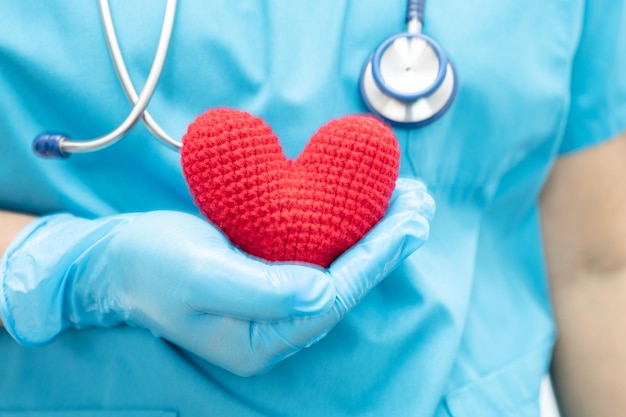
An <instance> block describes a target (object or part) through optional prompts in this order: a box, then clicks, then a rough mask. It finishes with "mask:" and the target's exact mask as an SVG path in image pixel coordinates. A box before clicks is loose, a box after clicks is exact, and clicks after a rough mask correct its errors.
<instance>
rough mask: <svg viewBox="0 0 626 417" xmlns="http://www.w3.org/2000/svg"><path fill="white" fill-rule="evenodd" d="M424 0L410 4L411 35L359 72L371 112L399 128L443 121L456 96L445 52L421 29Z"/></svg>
mask: <svg viewBox="0 0 626 417" xmlns="http://www.w3.org/2000/svg"><path fill="white" fill-rule="evenodd" d="M415 10H420V11H423V0H422V1H419V0H418V1H410V2H409V8H408V11H407V20H408V24H409V31H408V32H405V33H400V34H397V35H394V36H392V37H390V38H388V39H386V40H384V41H383V42H382V43H381V44H380V45H379V46H378V48H376V50H375V51H374V53H373V54H372V55H371V56H370V58H369V59H368V60H367V61H366V63H365V65H364V66H363V70H362V71H361V80H360V88H361V96H362V97H363V101H364V102H365V104H366V105H367V107H368V108H369V109H370V111H371V112H372V113H374V114H377V115H378V116H380V117H382V118H383V119H385V120H386V121H388V122H389V123H391V124H393V125H396V126H400V127H418V126H423V125H426V124H429V123H432V122H433V121H435V120H437V119H438V118H439V117H441V116H442V115H443V114H444V113H445V112H446V110H448V108H449V107H450V105H451V104H452V102H453V101H454V98H455V96H456V91H457V87H456V74H455V71H454V67H453V66H452V63H451V62H450V60H449V59H448V57H447V55H446V54H445V52H444V51H443V49H442V48H441V47H440V46H439V44H438V43H437V42H435V41H434V40H433V39H432V38H430V37H428V36H426V35H423V34H421V33H419V31H420V30H421V26H422V24H421V14H416V13H415Z"/></svg>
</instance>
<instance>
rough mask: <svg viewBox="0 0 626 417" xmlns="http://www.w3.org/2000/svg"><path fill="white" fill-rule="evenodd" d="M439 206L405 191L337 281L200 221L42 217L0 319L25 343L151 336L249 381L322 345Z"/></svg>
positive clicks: (9, 264) (339, 264) (21, 248)
mask: <svg viewBox="0 0 626 417" xmlns="http://www.w3.org/2000/svg"><path fill="white" fill-rule="evenodd" d="M433 210H434V203H433V201H432V199H431V198H430V196H429V195H428V194H427V193H426V190H425V188H424V186H423V185H422V184H421V183H420V182H417V181H413V180H399V181H398V185H397V187H396V191H395V192H394V196H393V198H392V202H391V204H390V207H389V210H388V213H387V215H386V216H385V218H384V219H383V220H382V221H381V222H380V223H379V224H378V225H376V226H375V227H374V229H372V230H371V231H370V233H368V234H367V235H366V236H365V237H364V238H363V239H362V240H361V241H360V242H359V243H357V244H356V245H355V246H354V247H353V248H351V249H350V250H349V251H348V252H346V253H345V254H344V255H342V256H341V257H340V258H339V259H338V260H337V261H335V262H334V263H333V264H332V265H331V266H330V268H329V269H328V270H323V269H320V268H316V267H310V266H305V265H295V264H269V263H266V262H263V261H260V260H258V259H254V258H251V257H249V256H247V255H245V254H243V253H241V252H240V251H238V250H236V249H234V248H233V247H232V246H231V245H230V244H229V242H228V240H227V239H226V238H225V237H224V235H223V234H222V233H221V232H220V231H219V230H218V229H216V228H215V227H214V226H212V225H211V224H209V223H207V222H206V221H204V220H202V219H199V218H197V217H194V216H191V215H188V214H183V213H179V212H171V211H157V212H149V213H144V214H126V215H117V216H112V217H107V218H101V219H96V220H86V219H80V218H76V217H74V216H71V215H68V214H58V215H53V216H48V217H42V218H40V219H38V220H36V221H34V222H32V223H31V224H30V225H29V226H28V227H27V228H26V229H25V230H23V231H22V232H21V233H20V235H19V236H18V237H17V238H16V239H14V241H13V242H12V243H11V245H10V247H9V248H8V249H7V251H6V253H5V255H4V257H3V258H2V260H1V261H0V279H1V280H2V281H1V284H2V285H1V286H0V316H1V318H2V321H3V322H4V325H5V327H6V328H7V330H8V331H9V333H10V334H11V335H12V336H13V337H14V338H15V339H16V340H17V341H18V342H19V343H21V344H23V345H27V346H35V345H40V344H43V343H46V342H49V341H50V340H52V339H53V338H54V337H55V336H56V335H57V334H59V332H61V331H62V330H64V329H66V328H67V327H74V328H85V327H92V326H98V327H110V326H116V325H119V324H122V323H127V324H129V325H133V326H141V327H144V328H147V329H149V330H150V331H151V332H152V333H153V334H155V335H156V336H160V337H163V338H165V339H167V340H170V341H171V342H173V343H175V344H177V345H179V346H180V347H182V348H184V349H187V350H189V351H191V352H193V353H195V354H197V355H199V356H201V357H202V358H204V359H206V360H208V361H210V362H212V363H214V364H216V365H218V366H221V367H223V368H226V369H228V370H230V371H232V372H234V373H236V374H238V375H252V374H256V373H259V372H263V371H266V370H268V369H270V368H271V367H272V366H274V365H275V364H276V363H278V362H279V361H281V360H283V359H285V358H286V357H288V356H291V355H292V354H294V353H296V352H297V351H298V350H300V349H302V348H304V347H307V346H309V345H311V344H312V343H314V342H315V341H317V340H319V339H320V338H322V337H323V336H324V335H326V334H327V333H328V331H329V330H330V329H332V327H333V326H334V325H335V324H336V323H337V322H338V321H339V320H340V319H341V318H342V317H343V316H344V315H345V314H346V313H347V312H348V311H349V310H350V309H351V308H352V307H354V306H355V305H356V304H357V303H358V302H359V301H360V300H361V299H362V298H363V296H364V295H365V294H366V293H367V292H368V291H369V290H370V289H371V288H372V287H374V286H375V285H376V284H377V283H378V282H379V281H380V280H381V279H382V278H384V277H385V276H386V275H387V274H388V273H389V272H390V271H391V270H393V269H394V268H395V266H396V265H397V264H398V263H399V262H401V261H402V260H403V259H404V258H406V257H407V256H408V255H410V254H411V253H412V252H413V251H415V250H416V249H417V248H418V247H420V246H421V245H422V244H423V243H424V242H425V240H426V239H427V236H428V231H429V226H428V220H429V219H430V217H431V216H432V213H433Z"/></svg>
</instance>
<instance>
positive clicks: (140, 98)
mask: <svg viewBox="0 0 626 417" xmlns="http://www.w3.org/2000/svg"><path fill="white" fill-rule="evenodd" d="M424 1H425V0H409V2H408V7H407V17H406V20H407V26H408V28H407V32H404V33H400V34H397V35H395V36H392V37H390V38H388V39H386V40H385V41H383V42H382V43H381V44H380V45H379V46H378V48H376V50H375V51H374V53H373V54H372V55H371V56H370V58H369V59H368V60H367V62H366V63H365V65H364V67H363V70H362V72H361V79H360V89H361V95H362V97H363V101H364V102H365V104H366V105H367V107H368V108H369V109H370V111H372V113H374V114H376V115H378V116H379V117H381V118H383V119H384V120H386V121H388V122H389V123H391V124H392V125H395V126H399V127H417V126H423V125H426V124H428V123H431V122H433V121H435V120H437V119H438V118H439V117H441V116H442V115H443V114H444V113H445V112H446V110H447V109H448V108H449V107H450V105H451V104H452V102H453V100H454V97H455V96H456V79H455V73H454V68H453V66H452V64H451V63H450V61H449V59H448V58H447V56H446V54H445V53H444V52H443V50H442V49H441V47H440V46H439V45H438V44H437V43H436V42H435V41H434V40H433V39H431V38H430V37H428V36H426V35H423V34H422V33H421V29H422V25H423V17H424ZM176 2H177V0H167V3H166V6H165V13H164V16H163V23H162V26H161V34H160V37H159V43H158V45H157V49H156V53H155V56H154V59H153V61H152V66H151V68H150V72H149V74H148V78H147V80H146V83H145V85H144V87H143V89H142V90H141V93H140V94H139V95H137V92H136V90H135V87H134V85H133V82H132V81H131V78H130V76H129V75H128V70H127V68H126V64H125V62H124V58H123V57H122V53H121V51H120V47H119V43H118V41H117V35H116V32H115V27H114V25H113V19H112V17H111V10H110V7H109V2H108V0H99V8H100V15H101V19H102V25H103V28H104V32H105V37H106V41H107V45H108V48H109V53H110V55H111V60H112V62H113V66H114V67H115V72H116V73H117V76H118V78H119V80H120V83H121V85H122V88H123V89H124V92H125V93H126V96H127V98H128V100H129V101H130V102H131V103H132V104H133V108H132V110H131V111H130V113H129V114H128V116H127V117H126V119H125V120H124V121H123V122H122V123H121V124H120V125H119V126H118V127H117V128H115V129H114V130H113V131H111V132H110V133H108V134H106V135H103V136H100V137H97V138H93V139H86V140H73V139H70V138H69V137H68V136H67V135H65V134H60V133H43V134H41V135H39V136H37V137H36V138H35V140H34V141H33V150H34V152H35V153H36V154H38V155H40V156H44V157H53V158H54V157H57V158H66V157H68V156H69V155H71V154H73V153H85V152H92V151H96V150H99V149H103V148H105V147H108V146H110V145H112V144H114V143H115V142H117V141H119V140H120V139H121V138H122V137H123V136H124V135H125V134H126V133H127V132H128V131H129V130H130V129H131V128H132V127H133V126H134V125H135V124H136V123H137V122H138V121H139V119H141V120H142V122H143V123H144V124H145V126H146V127H147V129H148V130H149V131H150V132H151V133H152V134H153V135H154V137H156V138H157V139H159V140H160V141H161V142H163V143H164V144H166V145H167V146H169V147H172V148H174V149H179V148H180V147H181V146H182V143H181V142H180V141H177V140H175V139H173V138H172V137H170V136H169V135H168V134H167V133H166V132H165V131H164V130H163V129H162V128H161V127H160V126H159V125H158V123H157V122H156V121H155V120H154V118H152V116H151V115H150V113H149V112H148V111H147V110H146V108H147V106H148V103H149V101H150V99H151V97H152V95H153V94H154V91H155V89H156V86H157V84H158V81H159V77H160V75H161V71H162V69H163V65H164V63H165V59H166V56H167V50H168V48H169V43H170V38H171V34H172V28H173V26H174V18H175V15H176Z"/></svg>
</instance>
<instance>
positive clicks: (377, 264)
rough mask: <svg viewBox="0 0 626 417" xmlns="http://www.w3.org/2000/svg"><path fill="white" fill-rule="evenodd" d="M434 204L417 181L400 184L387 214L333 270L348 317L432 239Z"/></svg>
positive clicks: (343, 310)
mask: <svg viewBox="0 0 626 417" xmlns="http://www.w3.org/2000/svg"><path fill="white" fill-rule="evenodd" d="M433 213H434V201H433V199H432V197H430V195H429V194H428V193H427V192H426V189H425V187H423V185H421V184H420V183H419V182H417V181H408V180H403V181H398V186H397V189H396V191H395V192H394V197H393V199H392V201H391V204H390V206H389V209H388V211H387V214H386V215H385V217H384V218H383V220H382V221H381V222H380V223H379V224H377V225H376V226H375V227H374V228H373V229H372V230H371V231H370V232H369V233H368V234H367V235H365V237H364V238H363V239H362V240H361V241H359V242H358V243H357V244H356V245H355V246H354V247H352V248H351V249H349V250H348V251H347V252H346V253H344V254H343V255H342V256H340V257H339V258H338V259H337V260H336V261H335V262H334V263H333V264H332V265H331V266H330V268H329V274H330V279H331V281H332V282H333V284H334V285H335V287H336V289H337V303H339V307H340V314H343V313H345V312H346V311H348V310H349V309H351V308H352V307H354V305H356V303H358V302H359V301H360V300H361V298H362V297H363V296H364V295H365V294H366V293H367V292H368V291H369V290H370V289H371V288H372V287H373V286H375V285H376V284H378V283H379V282H380V281H381V280H382V279H383V278H384V277H386V276H387V275H388V274H389V273H390V272H391V271H393V270H394V269H395V268H396V267H397V265H398V264H399V263H401V262H402V261H403V260H404V259H406V258H407V257H408V256H409V255H411V254H412V253H413V252H415V251H416V250H417V249H418V248H419V247H421V246H422V245H423V244H424V242H426V240H427V239H428V235H429V231H430V227H429V220H430V218H432V215H433Z"/></svg>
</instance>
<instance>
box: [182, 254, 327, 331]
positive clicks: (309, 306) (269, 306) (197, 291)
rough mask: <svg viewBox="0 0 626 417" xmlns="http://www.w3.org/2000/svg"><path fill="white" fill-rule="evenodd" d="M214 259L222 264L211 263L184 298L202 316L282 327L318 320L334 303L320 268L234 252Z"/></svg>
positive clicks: (198, 276)
mask: <svg viewBox="0 0 626 417" xmlns="http://www.w3.org/2000/svg"><path fill="white" fill-rule="evenodd" d="M213 257H217V258H218V260H219V262H215V261H211V262H209V263H210V265H207V270H206V272H202V273H200V274H198V275H197V276H196V277H195V279H194V280H193V282H192V283H191V284H192V285H190V286H189V291H188V293H187V296H186V299H187V300H188V301H187V303H188V305H189V307H190V308H192V309H194V310H197V311H199V312H204V313H209V314H218V315H227V316H231V317H236V318H240V319H246V320H251V321H280V320H288V319H290V318H292V317H298V316H310V315H316V314H319V313H320V312H323V311H324V310H327V309H328V308H330V307H331V306H332V304H333V302H334V300H335V287H334V286H333V285H332V283H331V282H330V281H329V280H328V276H327V275H326V274H325V273H324V272H323V271H322V270H320V269H318V268H315V267H311V266H306V265H299V264H268V263H265V262H263V261H260V260H257V259H253V258H251V257H248V256H246V255H244V254H241V253H239V252H237V251H235V250H232V249H223V250H220V251H219V252H218V253H213V256H212V258H213ZM209 275H210V276H211V278H210V279H209Z"/></svg>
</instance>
